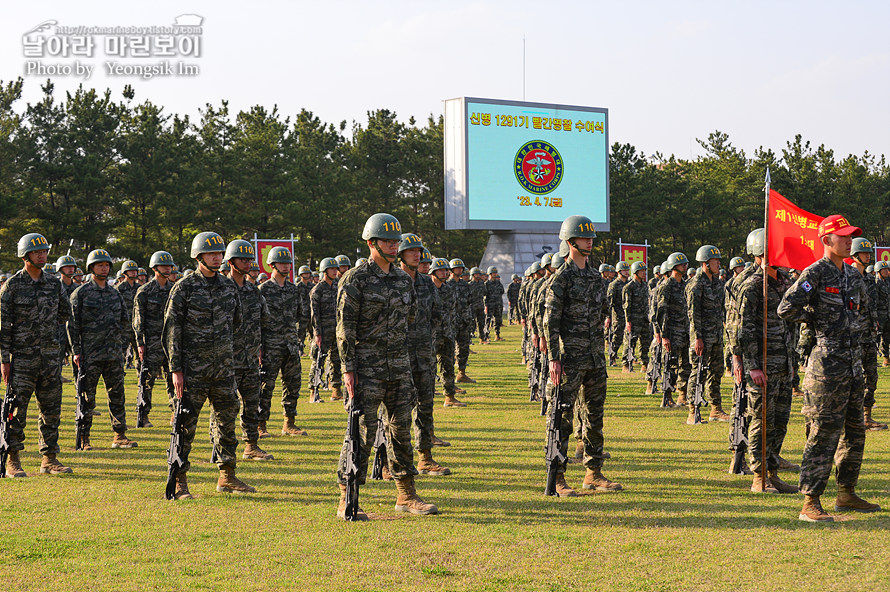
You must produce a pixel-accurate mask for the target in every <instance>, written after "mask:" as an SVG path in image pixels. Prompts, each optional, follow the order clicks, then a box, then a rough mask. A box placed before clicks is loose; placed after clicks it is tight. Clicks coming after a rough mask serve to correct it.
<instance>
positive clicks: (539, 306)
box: [527, 253, 553, 362]
mask: <svg viewBox="0 0 890 592" xmlns="http://www.w3.org/2000/svg"><path fill="white" fill-rule="evenodd" d="M552 261H553V253H544V255H543V256H542V257H541V268H540V271H542V272H543V274H541V275H540V276H539V277H538V278H537V279H536V280H535V282H534V283H533V284H532V286H531V288H530V289H529V292H528V294H527V300H528V312H527V322H528V325H529V327H530V329H531V336H532V338H531V342H532V345H533V346H534V349H537V350H538V351H540V352H542V353H543V352H544V351H545V343H544V307H545V305H546V301H547V293H546V291H545V288H546V286H547V283H548V280H549V279H550V277H551V276H552V275H553V266H552V265H551V263H552ZM532 353H534V351H533V352H532ZM532 362H534V359H533V360H532Z"/></svg>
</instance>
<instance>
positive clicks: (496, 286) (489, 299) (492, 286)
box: [485, 280, 504, 314]
mask: <svg viewBox="0 0 890 592" xmlns="http://www.w3.org/2000/svg"><path fill="white" fill-rule="evenodd" d="M485 306H487V307H488V312H489V314H491V312H492V311H497V310H502V309H503V308H504V284H502V283H501V280H488V281H487V282H485Z"/></svg>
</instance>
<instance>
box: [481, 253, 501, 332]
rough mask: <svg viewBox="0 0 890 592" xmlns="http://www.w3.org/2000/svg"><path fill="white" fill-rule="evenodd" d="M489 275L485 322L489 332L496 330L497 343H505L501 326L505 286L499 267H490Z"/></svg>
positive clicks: (486, 288) (486, 283) (486, 289)
mask: <svg viewBox="0 0 890 592" xmlns="http://www.w3.org/2000/svg"><path fill="white" fill-rule="evenodd" d="M488 275H489V277H490V278H491V279H489V280H488V281H487V282H485V322H486V323H487V324H488V330H489V331H491V330H492V329H493V330H494V334H495V341H503V340H504V339H503V338H502V337H501V324H502V323H503V322H504V319H503V317H504V284H502V283H501V276H500V274H499V273H498V268H497V267H494V266H492V267H489V268H488Z"/></svg>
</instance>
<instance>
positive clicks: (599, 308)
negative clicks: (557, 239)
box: [544, 260, 609, 370]
mask: <svg viewBox="0 0 890 592" xmlns="http://www.w3.org/2000/svg"><path fill="white" fill-rule="evenodd" d="M546 302H547V304H546V312H545V313H544V329H545V331H546V336H547V343H548V344H549V345H548V347H549V349H550V352H551V354H550V355H551V356H553V355H554V351H556V352H558V353H559V355H560V357H561V361H562V363H563V366H564V367H566V368H569V369H571V370H589V369H594V368H605V367H606V355H605V339H604V337H603V324H604V323H605V319H606V315H607V314H608V312H609V307H608V303H607V301H606V291H605V284H604V283H603V281H602V276H601V275H600V274H599V272H598V271H596V270H595V269H593V268H592V267H591V266H590V265H587V266H586V267H585V268H584V269H580V268H578V266H577V265H576V264H575V262H574V261H572V260H569V261H568V262H567V264H566V265H563V266H562V267H560V268H559V270H557V272H556V274H554V277H553V281H551V282H550V285H549V287H548V289H547V297H546Z"/></svg>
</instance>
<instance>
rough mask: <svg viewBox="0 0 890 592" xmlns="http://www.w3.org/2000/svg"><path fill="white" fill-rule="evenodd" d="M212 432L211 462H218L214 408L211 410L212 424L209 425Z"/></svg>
mask: <svg viewBox="0 0 890 592" xmlns="http://www.w3.org/2000/svg"><path fill="white" fill-rule="evenodd" d="M208 431H209V433H210V464H216V461H217V459H218V458H219V455H218V454H217V452H216V435H215V434H214V432H215V431H216V422H215V421H213V410H212V409H211V411H210V425H209V427H208Z"/></svg>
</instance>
